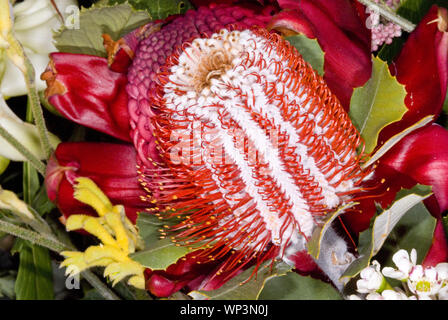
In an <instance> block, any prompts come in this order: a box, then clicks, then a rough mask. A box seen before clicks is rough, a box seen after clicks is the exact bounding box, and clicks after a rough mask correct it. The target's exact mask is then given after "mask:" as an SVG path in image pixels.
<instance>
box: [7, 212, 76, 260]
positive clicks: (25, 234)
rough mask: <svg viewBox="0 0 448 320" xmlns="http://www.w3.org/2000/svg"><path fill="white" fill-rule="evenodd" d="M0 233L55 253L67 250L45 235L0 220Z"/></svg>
mask: <svg viewBox="0 0 448 320" xmlns="http://www.w3.org/2000/svg"><path fill="white" fill-rule="evenodd" d="M0 231H3V232H6V233H9V234H11V235H13V236H16V237H19V238H21V239H25V240H28V241H30V242H31V243H34V244H36V245H39V246H42V247H45V248H48V249H50V250H53V251H55V252H61V251H64V250H67V246H66V245H65V244H63V243H61V242H59V241H58V240H57V239H55V238H53V237H52V236H49V235H46V234H39V233H37V232H35V231H32V230H28V229H25V228H22V227H19V226H16V225H15V224H13V223H10V222H6V221H4V220H1V219H0Z"/></svg>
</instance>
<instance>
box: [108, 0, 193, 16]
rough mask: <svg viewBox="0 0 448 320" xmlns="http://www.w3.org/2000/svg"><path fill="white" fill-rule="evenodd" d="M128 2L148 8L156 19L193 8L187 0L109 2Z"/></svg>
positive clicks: (114, 0)
mask: <svg viewBox="0 0 448 320" xmlns="http://www.w3.org/2000/svg"><path fill="white" fill-rule="evenodd" d="M125 2H128V3H129V4H130V5H131V6H132V7H134V8H135V9H139V10H147V11H148V12H149V13H150V14H151V17H152V18H153V19H154V20H159V19H165V18H166V17H168V16H170V15H174V14H184V13H185V12H186V11H187V10H189V9H193V6H192V5H191V3H190V2H189V1H187V0H109V4H111V5H113V4H117V3H125Z"/></svg>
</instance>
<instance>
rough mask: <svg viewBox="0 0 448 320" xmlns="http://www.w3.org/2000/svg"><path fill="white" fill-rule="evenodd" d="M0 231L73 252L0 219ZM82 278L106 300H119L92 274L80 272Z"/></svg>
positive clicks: (55, 242)
mask: <svg viewBox="0 0 448 320" xmlns="http://www.w3.org/2000/svg"><path fill="white" fill-rule="evenodd" d="M0 231H2V232H5V233H8V234H11V235H13V236H16V237H18V238H21V239H25V240H28V241H30V242H31V243H33V244H36V245H39V246H42V247H45V248H47V249H50V250H52V251H54V252H57V253H60V252H61V251H64V250H73V246H71V245H66V244H64V243H62V242H60V241H59V240H57V239H55V238H53V237H52V236H50V235H46V234H39V233H37V232H35V231H32V230H28V229H25V228H22V227H19V226H16V225H15V224H13V223H10V222H6V221H4V220H1V219H0ZM81 274H82V276H83V277H84V278H85V279H86V280H87V281H88V282H89V283H90V284H91V285H92V286H93V287H94V288H95V289H97V290H98V292H99V293H100V294H101V295H102V296H103V297H104V298H105V299H107V300H120V298H119V297H118V296H117V295H116V294H115V293H114V292H113V291H112V290H110V289H109V288H108V287H107V286H106V285H105V284H104V283H103V282H102V281H101V280H100V279H99V278H98V277H97V276H96V275H95V274H94V273H93V272H91V271H89V270H85V271H83V272H81Z"/></svg>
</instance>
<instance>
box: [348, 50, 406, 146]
mask: <svg viewBox="0 0 448 320" xmlns="http://www.w3.org/2000/svg"><path fill="white" fill-rule="evenodd" d="M405 97H406V89H405V87H404V86H403V85H401V84H400V83H398V81H397V80H396V78H395V77H393V76H392V75H391V74H390V71H389V67H388V65H387V63H385V62H384V61H381V60H380V59H379V58H375V57H374V58H373V66H372V77H371V78H370V80H369V81H367V83H366V84H365V85H364V86H363V87H361V88H356V89H355V91H354V92H353V96H352V99H351V102H350V113H349V114H350V118H351V119H352V121H353V124H354V125H355V126H356V128H357V129H358V131H359V132H360V133H361V136H362V137H363V138H364V140H365V143H366V145H365V152H366V153H370V152H372V151H373V150H374V149H375V147H376V145H377V142H378V135H379V133H380V131H381V130H382V129H383V128H384V127H386V126H387V125H389V124H391V123H394V122H397V121H399V120H401V118H402V117H403V115H404V114H405V112H406V111H407V108H406V105H405V103H404V99H405Z"/></svg>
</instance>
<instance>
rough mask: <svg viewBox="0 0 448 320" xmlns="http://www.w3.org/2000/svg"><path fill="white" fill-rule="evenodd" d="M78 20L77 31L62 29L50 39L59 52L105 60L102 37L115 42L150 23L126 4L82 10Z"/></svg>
mask: <svg viewBox="0 0 448 320" xmlns="http://www.w3.org/2000/svg"><path fill="white" fill-rule="evenodd" d="M79 19H80V21H79V26H80V28H79V29H68V28H66V27H63V28H62V29H61V30H60V31H59V32H58V33H57V34H56V35H55V36H54V39H55V45H56V48H58V50H59V51H61V52H69V53H82V54H90V55H95V56H100V57H106V50H105V49H104V46H103V38H102V34H103V33H107V34H109V35H110V36H111V37H112V39H114V40H118V39H120V38H121V37H122V36H124V35H125V34H127V33H129V32H131V31H132V30H134V29H136V28H138V27H140V26H142V25H144V24H146V23H148V22H150V21H151V17H150V15H149V14H148V12H147V11H144V10H141V11H137V10H135V9H133V8H132V7H131V6H130V5H129V4H120V5H116V6H111V7H108V6H106V7H95V6H94V7H92V8H89V9H83V10H81V14H80V18H79Z"/></svg>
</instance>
